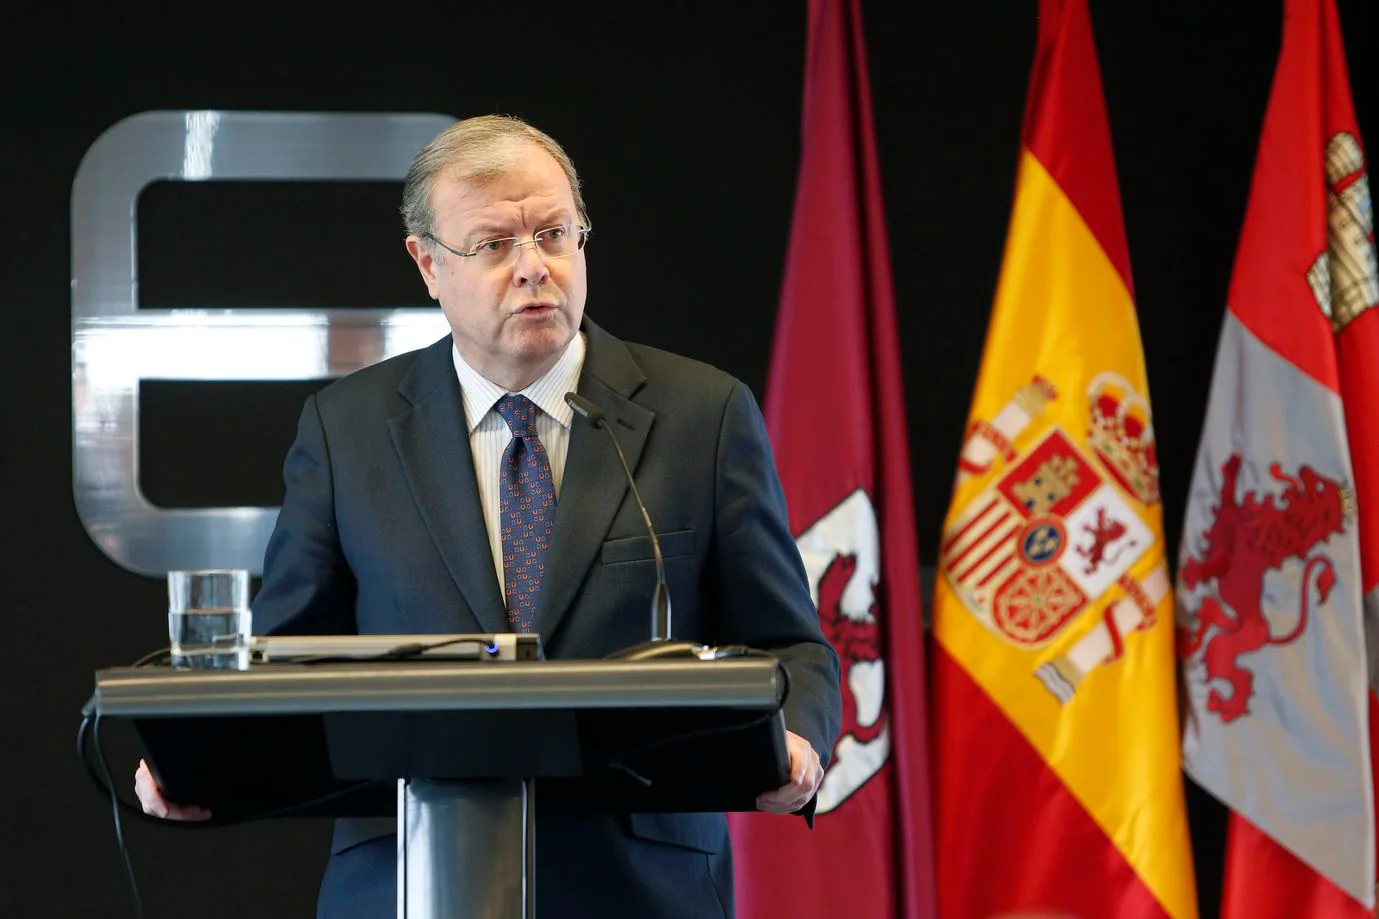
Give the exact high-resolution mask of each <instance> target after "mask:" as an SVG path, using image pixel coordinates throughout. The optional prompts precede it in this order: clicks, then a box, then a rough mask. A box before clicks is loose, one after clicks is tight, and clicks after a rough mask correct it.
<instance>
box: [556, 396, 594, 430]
mask: <svg viewBox="0 0 1379 919" xmlns="http://www.w3.org/2000/svg"><path fill="white" fill-rule="evenodd" d="M565 404H566V405H568V406H570V408H572V409H574V410H575V413H576V414H578V415H580V416H581V417H583V418H585V419H587V420H588V422H589V423H590V424H592V425H593V426H594V427H598V426H599V425H601V424H603V409H601V408H599V407H598V406H597V405H595V404H594V403H592V402H590V401H589V400H588V399H586V398H584V397H583V396H581V395H580V394H579V393H577V392H567V393H566V394H565Z"/></svg>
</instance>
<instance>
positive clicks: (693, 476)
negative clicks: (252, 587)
mask: <svg viewBox="0 0 1379 919" xmlns="http://www.w3.org/2000/svg"><path fill="white" fill-rule="evenodd" d="M403 219H404V223H405V225H406V229H407V232H408V236H407V248H408V251H409V252H410V253H411V255H412V258H413V259H414V260H415V261H416V264H417V267H418V269H419V270H420V272H421V276H422V279H423V281H424V282H425V283H426V287H427V290H428V291H429V293H430V295H431V297H432V298H434V299H436V300H437V301H439V303H440V306H441V309H442V310H443V312H444V314H445V316H446V319H447V320H448V321H449V324H450V327H451V330H452V333H453V334H452V335H451V336H450V337H448V338H446V339H444V340H442V341H439V342H437V343H436V344H434V345H432V346H430V347H428V348H424V349H422V350H420V351H414V352H410V353H408V354H404V355H401V356H399V357H396V358H393V359H391V360H387V361H383V362H381V363H380V364H377V365H375V366H372V367H369V368H367V369H365V370H362V371H360V372H358V373H355V374H352V375H350V376H348V377H346V378H344V379H341V380H338V381H336V382H335V383H333V384H331V385H330V386H327V387H326V388H325V389H323V390H322V391H321V392H320V393H318V394H317V395H316V396H313V397H312V398H310V399H309V400H308V401H307V404H306V406H305V408H304V410H303V412H302V416H301V420H300V423H299V426H298V432H297V440H296V442H295V443H294V444H293V446H292V449H291V451H290V452H289V454H288V457H287V460H286V462H285V464H284V477H285V480H286V495H285V498H284V502H283V507H282V511H281V513H280V515H279V518H278V522H277V528H276V530H275V531H274V534H273V537H272V540H271V541H270V543H269V547H268V552H267V555H266V558H265V561H264V580H263V586H262V589H261V590H260V591H259V594H258V596H257V597H256V598H255V600H254V620H255V626H256V629H257V630H259V631H271V632H278V633H288V634H295V633H320V634H346V633H354V632H359V633H381V634H391V633H399V632H409V633H448V632H468V631H484V632H503V631H514V630H516V631H529V630H534V631H536V632H538V633H539V634H540V636H541V641H542V645H543V647H544V649H545V652H546V655H547V656H548V657H550V658H565V659H570V658H599V657H604V656H606V655H608V654H610V653H612V652H615V651H617V650H619V649H621V648H626V647H628V646H630V645H635V644H636V643H638V642H640V641H643V640H645V639H646V638H648V637H649V636H648V634H647V626H648V616H647V607H648V600H649V597H650V594H651V591H652V589H653V586H654V583H655V569H654V565H653V560H652V559H653V555H652V547H651V541H650V538H649V537H648V536H647V535H646V532H645V527H644V523H643V520H642V517H641V514H640V511H639V510H638V508H637V506H636V503H635V501H634V499H633V497H632V495H631V492H630V489H629V488H628V486H627V483H626V480H625V478H624V474H623V471H622V468H621V465H620V464H619V462H618V459H617V456H616V454H615V453H614V452H613V446H612V444H610V443H609V442H608V440H607V438H606V436H605V434H604V433H603V432H600V431H596V430H594V429H592V428H591V427H590V426H589V425H587V424H583V423H579V424H576V423H575V421H576V419H575V418H574V417H573V413H572V412H571V410H570V407H569V406H568V405H567V404H566V402H565V400H564V398H563V396H564V394H565V393H566V392H567V391H570V390H576V391H578V392H579V393H580V394H581V395H583V396H585V397H586V398H588V399H589V400H591V401H592V402H593V403H595V404H596V405H598V406H599V407H600V408H602V409H603V411H604V412H605V413H606V415H607V418H608V420H609V422H610V423H611V424H612V427H613V429H614V431H615V433H616V434H617V436H618V438H619V440H620V442H621V443H622V446H623V450H624V451H625V453H626V457H627V462H628V465H629V466H630V467H631V468H632V469H633V470H634V474H635V477H636V480H637V484H638V489H639V490H640V492H641V494H642V497H643V499H644V500H645V502H646V504H647V506H648V508H649V510H650V516H651V519H652V520H653V521H654V523H655V525H656V527H657V532H658V536H659V542H660V545H661V549H662V554H663V556H664V564H665V571H666V578H667V580H668V582H669V586H670V594H671V596H672V597H673V598H674V614H675V615H674V620H673V625H674V637H675V638H677V639H688V640H692V641H695V642H699V643H703V644H711V645H727V644H741V645H748V646H751V647H755V648H762V649H767V650H770V651H772V652H773V653H775V654H776V655H777V656H779V657H780V658H781V659H782V660H783V661H784V662H785V664H786V666H787V668H788V669H789V671H790V685H791V691H790V694H789V697H788V699H787V700H786V704H785V721H786V725H787V728H788V733H787V745H788V748H789V752H790V775H791V780H790V781H789V782H788V783H787V784H786V785H784V786H783V787H781V788H779V789H776V790H774V791H769V792H766V793H764V794H763V795H762V796H761V797H760V798H759V799H758V802H757V805H758V807H759V808H760V809H761V810H764V811H768V812H772V813H780V814H788V813H794V812H801V813H805V814H810V813H812V808H813V796H814V793H815V791H816V790H817V788H818V786H819V783H820V781H821V780H822V776H823V768H824V766H825V765H826V763H825V762H824V761H822V760H821V754H822V755H823V756H825V757H826V756H827V755H828V753H829V751H831V750H832V747H833V741H834V739H835V736H836V734H837V731H838V729H839V686H838V661H837V656H836V654H835V653H834V651H833V649H832V648H831V647H830V646H829V645H828V643H827V641H826V640H825V639H824V637H823V635H822V633H821V632H820V629H819V625H818V615H817V611H816V609H815V607H814V604H813V602H812V601H811V598H810V594H809V587H808V583H807V581H806V576H805V572H804V569H803V566H802V564H801V561H800V558H799V554H798V551H797V550H796V547H795V543H794V540H793V538H792V537H791V535H790V532H789V529H788V526H787V522H786V521H787V517H786V509H785V500H784V495H783V493H782V490H781V487H780V483H779V481H778V479H777V476H776V472H775V468H774V465H773V461H772V457H771V451H770V447H769V444H768V442H767V439H766V433H765V427H764V425H763V423H762V419H761V415H760V412H759V410H758V408H757V404H756V402H755V400H754V399H753V397H752V395H751V393H750V391H749V390H748V389H747V388H746V387H745V386H744V385H743V384H742V383H740V382H738V381H737V380H735V379H733V378H732V377H730V376H728V375H727V374H725V373H722V372H721V371H718V370H715V369H714V368H712V367H709V366H707V365H705V364H701V363H698V362H695V361H692V360H689V359H686V358H683V357H678V356H675V355H672V354H669V353H666V352H664V351H658V350H656V349H652V348H647V347H641V346H637V345H631V344H626V343H623V342H621V341H619V340H618V339H616V338H614V337H613V336H612V335H610V334H609V333H607V332H605V331H604V330H603V329H601V328H600V327H599V326H598V325H596V324H595V323H593V322H592V321H590V320H589V319H588V318H587V317H585V316H584V303H585V296H586V289H587V288H586V275H585V251H584V244H585V240H586V239H587V238H588V234H589V221H588V217H587V212H586V210H585V207H584V202H583V198H582V195H581V194H580V188H579V180H578V177H577V175H576V173H575V170H574V166H573V165H572V164H571V163H570V160H569V158H568V157H567V156H566V154H565V153H564V151H563V150H562V149H561V148H560V146H559V145H558V144H556V142H555V141H554V140H552V139H551V138H550V137H548V136H547V135H545V134H543V133H541V132H540V131H537V130H536V129H534V128H532V127H531V126H529V125H527V124H525V123H524V122H522V121H520V120H517V119H513V118H506V117H500V116H484V117H479V118H471V119H468V120H466V121H461V122H458V123H456V124H455V125H452V126H451V127H450V128H448V129H446V131H444V132H442V133H441V134H440V135H439V136H438V137H437V138H436V139H435V140H434V141H433V142H432V143H431V144H429V145H428V146H427V147H426V148H424V149H423V150H422V151H421V152H420V153H418V155H417V157H416V160H415V161H414V163H413V165H412V169H411V171H410V172H409V174H408V178H407V182H406V186H405V189H404V193H403ZM136 790H137V791H138V793H139V796H140V799H141V800H142V802H143V804H144V809H145V810H146V811H148V812H149V813H154V814H157V815H159V816H164V817H170V818H190V819H195V818H197V817H204V816H205V814H204V812H203V811H200V810H199V809H197V808H195V807H188V806H182V805H177V804H172V803H170V802H168V801H166V800H164V799H163V798H162V796H161V795H160V794H159V793H158V790H157V788H156V787H155V786H154V783H153V781H152V779H151V777H150V775H149V773H148V770H147V769H146V768H145V767H143V766H142V764H141V767H140V769H139V772H138V775H137V778H136ZM537 814H538V816H537V821H538V823H537V834H536V839H537V846H538V851H537V863H538V864H539V865H540V866H541V869H540V871H539V873H538V892H537V902H538V903H540V904H542V906H543V912H545V910H546V909H551V910H553V911H554V914H555V915H559V916H562V917H574V916H599V917H604V916H623V915H626V916H648V917H649V916H656V917H685V919H691V917H704V916H722V915H731V914H732V868H731V855H730V850H729V843H728V832H727V823H726V820H725V818H724V816H723V815H722V814H702V813H695V814H636V815H627V814H593V813H581V812H580V811H579V810H578V809H575V808H566V807H564V806H562V802H560V801H559V800H555V801H551V800H548V799H547V798H543V800H542V806H541V807H540V808H538V811H537ZM389 830H390V828H389V827H388V826H387V825H386V824H384V825H382V826H380V824H379V822H378V821H340V822H339V823H338V824H337V828H336V834H335V840H334V843H333V845H332V857H331V860H330V863H329V865H328V867H327V869H326V875H325V878H324V880H323V882H322V886H321V897H320V903H319V907H318V915H319V916H320V917H329V919H336V917H340V919H344V917H350V919H354V917H358V919H365V917H368V919H373V917H378V919H382V917H384V916H391V915H393V911H394V909H395V906H394V904H395V883H396V843H395V839H394V837H393V836H392V835H388V834H389Z"/></svg>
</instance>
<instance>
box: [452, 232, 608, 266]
mask: <svg viewBox="0 0 1379 919" xmlns="http://www.w3.org/2000/svg"><path fill="white" fill-rule="evenodd" d="M591 230H593V227H585V226H571V225H570V224H561V225H558V226H553V227H544V228H542V229H540V230H537V231H536V232H535V233H533V234H532V238H531V239H528V240H522V239H520V238H518V237H516V236H503V237H500V238H498V239H485V240H483V241H482V242H478V243H475V244H474V245H473V246H471V247H470V248H469V249H468V251H465V250H461V249H455V248H452V247H450V246H447V245H446V244H445V243H443V242H441V241H440V239H439V238H437V237H436V236H434V235H433V234H431V233H427V234H426V238H427V239H429V240H431V242H433V243H435V244H436V245H438V246H440V247H441V248H442V249H444V250H445V251H446V252H449V253H451V254H453V255H458V256H459V257H460V258H472V259H477V264H479V265H482V266H484V267H485V268H506V267H508V266H509V265H511V264H513V263H514V262H516V261H517V255H518V253H520V252H521V251H522V248H523V247H524V246H533V247H535V249H536V251H537V252H539V253H541V257H542V258H545V259H553V258H565V257H566V256H570V255H574V254H575V253H576V252H578V251H579V250H580V249H583V248H584V243H585V242H586V241H587V240H588V238H589V232H590V231H591Z"/></svg>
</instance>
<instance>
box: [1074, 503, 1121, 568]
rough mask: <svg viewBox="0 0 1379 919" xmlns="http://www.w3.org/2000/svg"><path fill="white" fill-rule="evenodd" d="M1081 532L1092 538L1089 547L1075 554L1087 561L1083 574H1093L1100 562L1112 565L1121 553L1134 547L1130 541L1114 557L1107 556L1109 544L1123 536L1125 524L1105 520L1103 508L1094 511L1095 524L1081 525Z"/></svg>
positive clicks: (1117, 550)
mask: <svg viewBox="0 0 1379 919" xmlns="http://www.w3.org/2000/svg"><path fill="white" fill-rule="evenodd" d="M1082 530H1083V532H1085V533H1087V534H1089V535H1090V536H1091V537H1092V544H1091V545H1090V546H1087V547H1086V548H1078V550H1077V554H1078V555H1081V556H1082V557H1083V558H1085V559H1086V560H1087V567H1085V568H1083V569H1082V573H1083V574H1095V573H1096V570H1097V569H1098V568H1100V567H1101V563H1102V562H1106V563H1107V564H1114V563H1115V561H1116V559H1117V558H1118V557H1119V556H1120V554H1121V553H1122V552H1124V551H1125V550H1126V549H1129V548H1130V547H1132V546H1134V545H1135V543H1134V540H1131V541H1130V542H1128V543H1126V544H1125V545H1123V546H1120V547H1119V548H1117V549H1116V551H1115V554H1114V555H1108V554H1107V550H1109V549H1110V548H1111V544H1112V543H1113V542H1115V541H1116V540H1117V539H1120V538H1121V537H1122V536H1124V535H1125V524H1124V523H1122V522H1121V521H1119V520H1108V519H1106V508H1104V507H1099V508H1097V509H1096V523H1094V524H1083V525H1082Z"/></svg>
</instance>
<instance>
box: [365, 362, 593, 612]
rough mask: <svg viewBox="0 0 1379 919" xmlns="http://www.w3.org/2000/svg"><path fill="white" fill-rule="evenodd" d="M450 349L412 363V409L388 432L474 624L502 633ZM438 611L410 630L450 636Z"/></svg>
mask: <svg viewBox="0 0 1379 919" xmlns="http://www.w3.org/2000/svg"><path fill="white" fill-rule="evenodd" d="M450 348H451V344H450V339H449V338H448V337H447V338H446V339H444V340H443V341H440V342H437V343H436V344H435V345H432V346H431V347H430V348H428V349H427V350H426V352H425V353H423V354H422V355H421V356H420V357H419V358H418V359H417V362H416V363H415V364H414V365H413V368H412V370H411V372H410V373H409V374H408V375H407V377H406V378H405V379H404V380H403V381H402V384H401V385H400V386H399V387H398V393H399V394H400V395H401V396H402V397H403V398H404V399H406V400H407V401H408V402H410V403H411V406H412V407H411V409H410V410H408V411H406V412H403V413H402V414H400V415H398V416H396V417H394V418H392V419H390V420H389V422H388V427H389V430H390V431H391V432H392V436H393V444H394V446H395V447H396V448H397V455H398V458H399V459H400V460H401V461H402V468H403V471H404V473H405V474H406V476H407V482H408V485H410V486H411V489H412V497H413V499H414V500H415V501H416V502H417V508H418V510H419V511H420V512H421V517H422V519H423V520H424V521H425V523H426V528H427V530H428V531H429V532H430V534H431V538H432V539H433V540H434V541H435V543H436V547H437V548H438V549H439V550H440V554H441V558H443V559H444V560H445V564H446V567H447V568H448V569H449V571H450V576H451V577H452V578H454V580H455V584H456V585H457V586H458V587H459V589H460V592H461V593H462V594H463V595H464V598H465V601H466V602H467V603H468V604H469V608H470V610H471V611H472V612H473V614H474V617H475V618H476V619H477V620H478V621H479V626H480V627H481V628H482V629H484V630H485V631H489V632H507V631H509V630H510V627H509V625H508V617H507V611H506V610H505V609H504V607H503V598H502V594H501V593H499V590H498V580H497V575H496V574H495V571H494V566H493V553H492V552H491V551H490V550H489V544H488V537H487V535H486V531H485V528H484V512H483V508H482V507H481V506H480V504H479V489H478V486H477V485H476V484H475V475H474V457H473V456H472V455H471V453H470V449H469V435H468V430H467V425H466V423H465V417H464V405H463V403H462V402H461V399H460V385H459V381H458V380H457V379H456V378H455V368H454V364H453V362H452V359H451V353H450ZM594 433H597V432H594ZM443 612H444V611H440V610H437V611H435V613H434V614H431V613H428V615H427V618H426V621H425V622H419V623H413V626H414V627H416V628H417V630H418V631H437V632H440V631H450V629H451V628H453V625H447V623H448V622H450V620H449V619H448V617H445V616H444V615H443Z"/></svg>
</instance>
